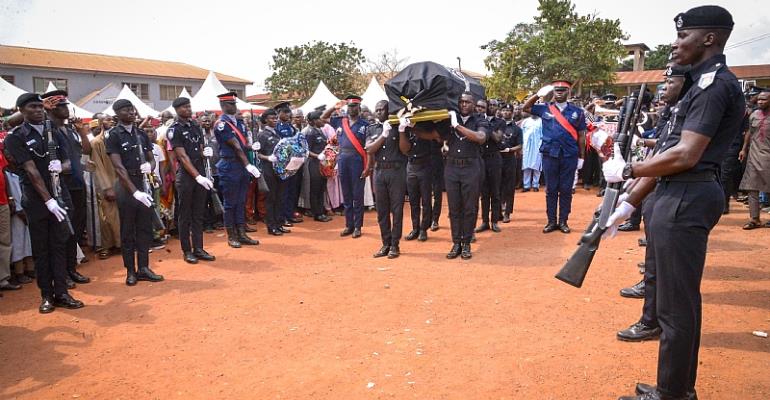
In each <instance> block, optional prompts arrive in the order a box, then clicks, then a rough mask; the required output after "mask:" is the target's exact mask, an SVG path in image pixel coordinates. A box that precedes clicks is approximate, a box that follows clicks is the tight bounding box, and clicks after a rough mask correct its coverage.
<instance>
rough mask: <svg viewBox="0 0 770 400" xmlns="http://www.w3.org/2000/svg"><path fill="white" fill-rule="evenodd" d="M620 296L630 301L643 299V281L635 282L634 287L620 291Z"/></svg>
mask: <svg viewBox="0 0 770 400" xmlns="http://www.w3.org/2000/svg"><path fill="white" fill-rule="evenodd" d="M620 295H621V296H623V297H628V298H631V299H643V298H644V279H642V280H641V281H639V282H637V283H636V285H634V286H631V287H627V288H623V289H620Z"/></svg>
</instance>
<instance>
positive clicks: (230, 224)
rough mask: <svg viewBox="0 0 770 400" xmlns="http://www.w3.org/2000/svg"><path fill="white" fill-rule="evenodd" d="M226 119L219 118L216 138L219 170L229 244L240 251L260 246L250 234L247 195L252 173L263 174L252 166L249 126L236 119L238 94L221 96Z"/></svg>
mask: <svg viewBox="0 0 770 400" xmlns="http://www.w3.org/2000/svg"><path fill="white" fill-rule="evenodd" d="M217 97H218V98H219V106H220V107H221V108H222V116H221V117H219V120H218V121H217V124H216V127H215V129H214V135H216V138H217V142H218V143H219V161H217V171H218V172H219V182H220V185H221V189H222V197H223V198H224V204H223V205H222V206H223V207H224V209H225V215H224V223H225V229H226V230H227V244H228V245H229V246H230V247H234V248H239V247H241V245H242V244H245V245H257V244H259V241H258V240H254V239H252V238H250V237H248V236H247V235H246V194H247V193H246V192H247V191H248V189H249V174H251V175H252V176H253V177H254V178H259V176H260V172H259V170H258V169H257V167H255V166H254V165H252V164H250V163H249V159H248V158H247V157H246V152H247V151H248V150H249V149H250V148H249V147H248V145H249V142H248V139H247V136H246V135H247V134H246V132H247V131H246V125H245V124H244V123H243V121H242V120H238V119H236V118H235V114H236V113H237V112H238V108H237V107H236V106H235V99H236V98H237V97H238V95H237V94H236V93H235V92H227V93H223V94H220V95H219V96H217Z"/></svg>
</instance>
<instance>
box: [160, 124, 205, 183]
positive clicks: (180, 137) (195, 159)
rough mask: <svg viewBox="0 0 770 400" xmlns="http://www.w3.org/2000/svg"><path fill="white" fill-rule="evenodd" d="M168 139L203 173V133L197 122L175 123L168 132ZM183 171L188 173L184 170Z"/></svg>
mask: <svg viewBox="0 0 770 400" xmlns="http://www.w3.org/2000/svg"><path fill="white" fill-rule="evenodd" d="M166 137H167V138H168V139H169V140H170V141H171V147H172V148H177V147H181V148H183V149H184V151H185V153H187V157H189V158H190V162H191V163H192V165H193V166H194V167H195V169H197V170H198V173H204V172H203V154H202V152H203V131H202V130H201V127H200V125H198V123H196V122H195V121H187V122H183V121H181V120H176V121H174V123H173V124H171V126H170V127H169V128H168V131H166ZM180 169H181V170H182V171H184V172H187V170H185V169H184V168H180Z"/></svg>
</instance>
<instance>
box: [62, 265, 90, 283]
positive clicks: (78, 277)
mask: <svg viewBox="0 0 770 400" xmlns="http://www.w3.org/2000/svg"><path fill="white" fill-rule="evenodd" d="M67 274H68V275H69V277H70V279H72V280H73V281H74V282H75V283H89V282H91V279H90V278H89V277H87V276H84V275H82V274H81V273H80V272H78V271H77V270H76V269H75V268H72V269H70V270H69V271H67Z"/></svg>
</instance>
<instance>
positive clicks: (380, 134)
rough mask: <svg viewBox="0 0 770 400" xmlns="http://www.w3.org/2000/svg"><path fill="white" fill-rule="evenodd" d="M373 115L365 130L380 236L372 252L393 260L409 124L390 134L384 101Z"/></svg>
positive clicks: (398, 233)
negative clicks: (373, 121)
mask: <svg viewBox="0 0 770 400" xmlns="http://www.w3.org/2000/svg"><path fill="white" fill-rule="evenodd" d="M374 116H375V118H377V122H375V123H374V124H371V125H369V127H368V128H366V138H367V139H366V151H367V153H368V155H369V161H368V163H367V165H368V167H367V168H368V169H369V171H368V174H369V175H371V172H372V170H373V169H377V172H376V173H375V174H374V195H375V196H376V198H377V202H376V203H375V205H376V206H377V224H379V225H380V236H381V237H382V247H381V248H380V250H379V251H377V252H376V253H374V257H375V258H378V257H384V256H388V258H396V257H398V256H399V255H400V254H401V250H400V249H399V241H400V240H401V229H402V228H401V226H402V224H403V221H404V195H405V194H406V190H407V189H406V179H407V177H406V174H407V172H406V154H407V153H408V151H409V150H408V149H409V138H408V137H407V135H406V128H407V126H408V125H409V122H408V121H407V120H406V119H403V120H402V121H401V123H400V124H399V126H398V131H399V133H398V134H396V133H395V132H391V131H392V128H391V126H390V123H388V101H387V100H381V101H379V102H377V105H376V106H375V108H374ZM428 200H430V198H428ZM410 201H411V196H410ZM428 217H430V214H428Z"/></svg>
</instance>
